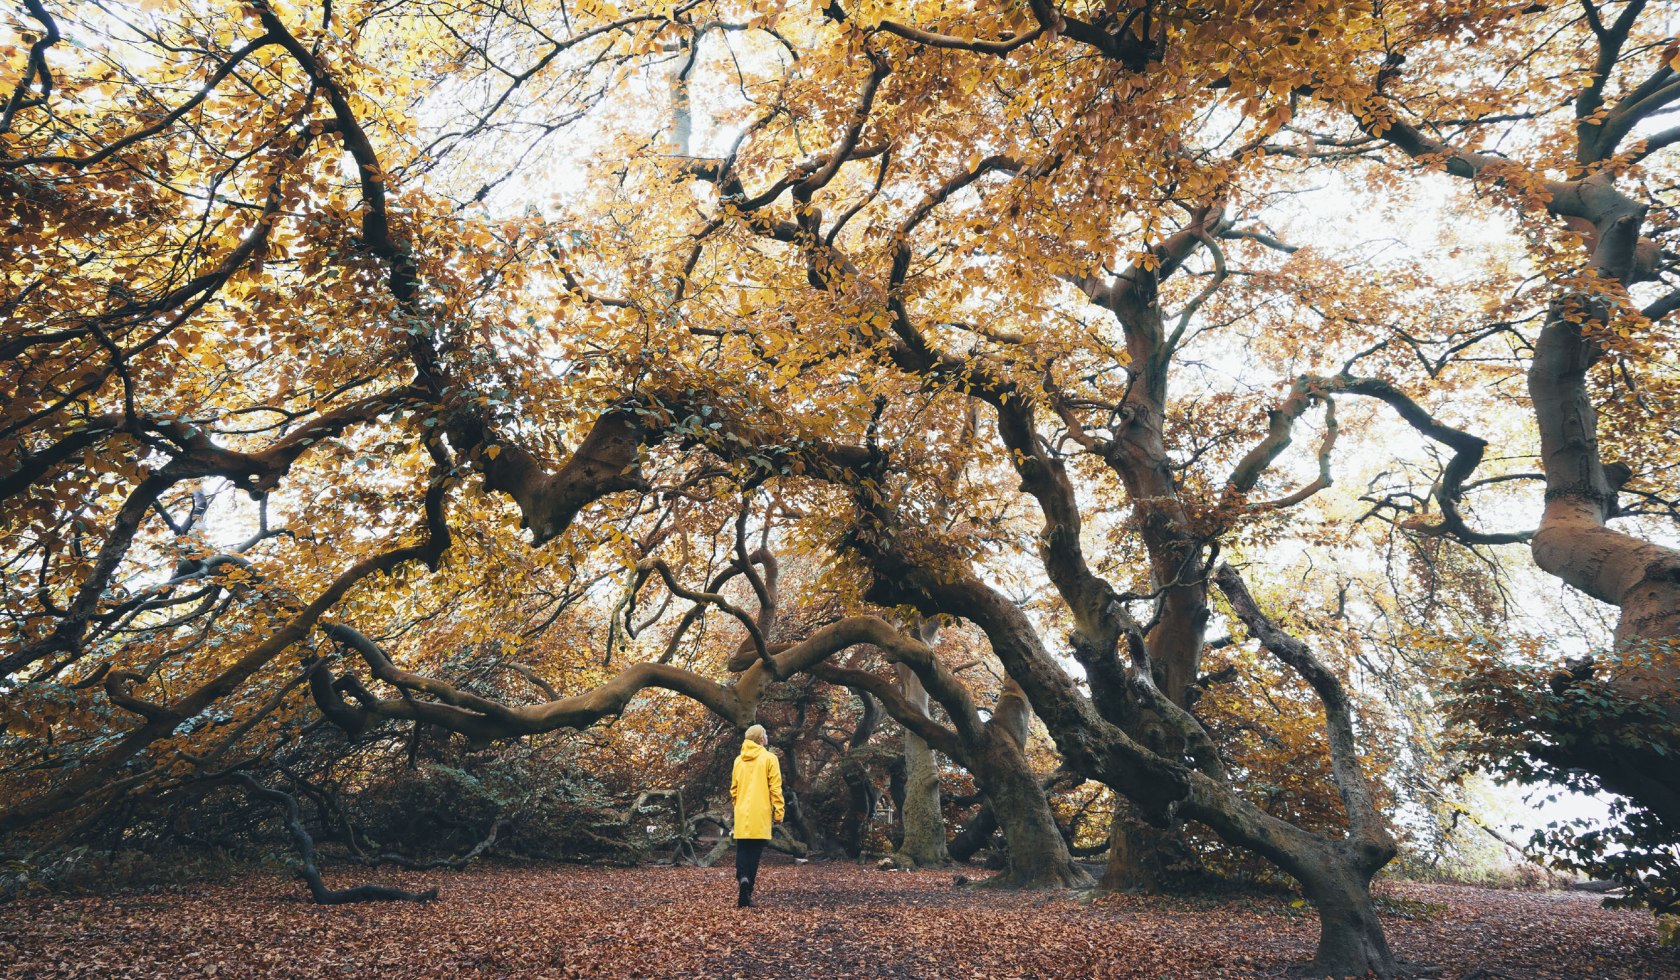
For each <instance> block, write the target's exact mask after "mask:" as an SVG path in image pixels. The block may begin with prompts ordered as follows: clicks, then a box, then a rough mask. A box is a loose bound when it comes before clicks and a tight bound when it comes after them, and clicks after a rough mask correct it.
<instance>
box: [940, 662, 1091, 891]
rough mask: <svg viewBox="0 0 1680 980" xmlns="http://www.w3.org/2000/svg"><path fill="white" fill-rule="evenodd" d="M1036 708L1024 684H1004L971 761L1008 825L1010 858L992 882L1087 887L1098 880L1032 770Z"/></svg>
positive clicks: (1015, 885) (1013, 885) (1006, 835)
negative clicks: (1029, 751) (1076, 852)
mask: <svg viewBox="0 0 1680 980" xmlns="http://www.w3.org/2000/svg"><path fill="white" fill-rule="evenodd" d="M1031 718H1032V708H1031V707H1030V706H1029V705H1028V704H1027V698H1026V695H1025V694H1023V693H1022V691H1021V685H1020V684H1018V683H1016V682H1015V681H1014V680H1013V679H1011V680H1008V681H1006V682H1005V683H1004V687H1003V691H1002V693H1000V694H999V695H998V702H997V707H996V708H994V709H993V711H992V718H991V721H989V722H987V723H986V728H985V732H986V738H985V741H984V744H983V745H982V746H981V747H980V750H979V751H978V752H976V753H974V758H973V759H972V760H970V761H972V762H973V763H975V764H974V765H971V766H969V771H970V772H972V773H974V777H975V781H976V782H977V783H978V784H979V785H980V789H981V792H983V793H984V794H985V795H986V797H987V798H988V799H989V800H990V802H991V808H992V813H994V814H996V815H997V819H998V823H999V824H1001V825H1002V827H1003V837H1004V840H1005V842H1006V843H1007V844H1008V845H1009V847H1008V863H1007V864H1006V865H1005V866H1004V871H1003V873H1002V874H1001V875H998V876H997V877H995V878H992V879H990V880H989V881H987V882H986V884H987V885H990V886H996V887H1002V888H1087V887H1090V886H1091V885H1092V884H1094V882H1092V880H1091V876H1090V875H1088V874H1086V873H1085V869H1084V868H1081V867H1080V866H1079V865H1078V864H1076V863H1074V860H1073V854H1072V853H1071V852H1069V851H1068V846H1067V840H1066V838H1064V837H1062V831H1061V828H1060V827H1059V826H1057V824H1056V815H1055V814H1054V813H1053V812H1052V811H1051V809H1050V800H1049V798H1048V797H1047V796H1045V793H1044V785H1043V784H1042V783H1040V782H1039V781H1038V777H1037V776H1036V775H1034V774H1033V771H1032V767H1031V766H1030V765H1029V764H1028V763H1027V756H1026V752H1025V748H1026V744H1027V730H1028V722H1029V721H1031Z"/></svg>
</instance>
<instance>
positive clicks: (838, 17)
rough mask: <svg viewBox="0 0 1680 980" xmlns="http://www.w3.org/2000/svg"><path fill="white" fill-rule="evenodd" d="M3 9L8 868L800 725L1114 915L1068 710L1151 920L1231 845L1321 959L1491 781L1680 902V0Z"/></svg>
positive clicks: (285, 1) (528, 1)
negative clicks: (353, 790)
mask: <svg viewBox="0 0 1680 980" xmlns="http://www.w3.org/2000/svg"><path fill="white" fill-rule="evenodd" d="M6 16H7V20H6V21H5V24H6V28H5V30H6V32H7V34H6V35H4V36H3V37H0V57H3V58H4V59H5V64H6V76H7V78H6V81H5V84H4V90H3V91H0V97H3V98H4V99H5V101H4V105H3V108H0V201H3V202H4V207H5V211H4V217H3V218H0V221H3V226H0V227H3V234H4V236H5V244H6V252H5V259H4V268H5V276H4V278H3V279H0V321H3V323H4V333H3V335H0V350H3V352H4V354H3V358H0V372H3V377H4V384H3V385H0V454H4V463H3V464H0V562H3V563H4V572H3V575H0V588H3V590H4V591H3V594H0V612H3V615H4V618H5V632H4V644H3V645H0V684H3V685H4V690H3V691H0V719H3V720H4V723H5V726H6V734H5V735H4V737H3V740H0V786H3V787H4V790H3V791H0V798H3V799H4V800H5V801H6V803H5V805H4V807H3V808H0V828H3V829H4V832H6V833H19V834H42V833H49V832H50V829H51V828H54V827H57V828H58V829H60V830H62V829H63V828H65V827H73V826H75V824H76V820H85V819H88V818H89V817H88V815H89V814H93V813H96V812H98V810H99V808H101V807H108V806H110V805H112V804H113V802H114V801H117V800H122V799H129V798H133V797H134V796H136V795H141V794H148V793H151V794H155V793H160V792H166V791H168V790H169V788H170V787H177V786H182V785H187V784H189V783H191V782H192V781H195V780H203V779H206V778H211V777H215V778H221V779H224V780H230V779H247V780H248V779H251V778H252V777H251V773H253V772H261V771H263V768H262V767H263V766H264V765H266V764H269V763H272V762H273V761H274V760H275V759H276V758H277V757H279V756H282V755H284V753H285V752H287V751H289V748H288V747H290V746H295V745H296V744H298V741H299V740H300V739H303V738H305V737H316V736H318V735H319V734H320V733H321V732H323V731H329V732H332V733H337V734H336V735H335V736H334V737H336V738H339V739H341V740H349V741H348V743H347V744H354V743H355V742H356V741H357V740H366V739H369V738H371V737H374V736H375V735H377V734H378V733H382V732H390V731H392V730H394V729H396V728H398V727H401V726H406V727H407V729H409V730H412V731H413V732H414V733H419V732H421V731H422V730H423V729H424V730H430V731H447V732H453V733H457V734H458V735H460V736H463V737H464V738H465V739H467V740H468V741H469V742H470V743H471V744H474V745H478V744H487V743H493V742H497V741H505V740H512V739H520V738H525V737H528V736H540V735H543V734H544V733H550V732H556V731H562V730H572V729H580V728H586V727H588V726H590V725H592V724H594V723H596V722H598V721H601V720H603V719H607V718H614V717H618V716H623V719H624V722H623V723H622V724H623V725H625V726H629V727H630V729H631V730H630V731H629V732H628V733H627V734H625V735H624V739H625V745H626V747H627V750H629V751H632V752H642V753H646V754H647V758H646V759H645V760H643V761H645V762H646V763H647V764H648V765H649V767H650V770H651V769H652V767H654V766H657V765H660V764H662V763H657V762H655V761H653V760H654V758H655V757H657V756H658V755H659V752H658V751H657V748H658V747H659V746H661V745H663V744H664V743H667V742H668V741H669V740H670V739H672V738H676V737H691V736H692V735H693V733H695V732H698V731H700V730H701V728H702V726H703V724H704V722H703V720H702V716H701V714H700V712H699V710H698V709H697V708H696V707H695V705H698V706H703V708H704V709H706V710H707V711H709V712H710V713H711V714H712V715H713V716H715V717H716V718H719V719H721V720H722V721H723V722H726V723H728V724H729V725H733V726H741V727H744V726H745V725H746V724H749V723H750V722H751V721H752V720H753V719H754V718H755V717H756V716H757V715H758V712H759V711H760V709H761V707H763V706H764V705H766V704H767V703H768V702H769V701H772V700H776V699H777V698H781V697H783V695H781V694H778V693H777V692H781V691H785V690H787V689H788V688H789V685H794V686H798V685H800V684H805V685H807V686H809V685H811V684H815V683H818V682H820V683H821V684H823V685H825V686H826V687H832V688H833V689H835V690H841V689H849V690H850V691H851V692H853V698H854V699H855V703H856V704H858V705H861V706H862V707H861V708H860V709H858V710H860V711H862V712H863V714H861V715H859V716H858V720H857V724H856V728H855V731H856V732H860V733H863V734H862V739H863V741H858V740H856V739H854V742H855V743H856V745H862V744H864V742H866V741H867V740H868V738H869V737H870V736H869V733H868V732H867V731H866V730H865V728H866V726H865V724H864V721H865V719H866V717H867V716H868V713H869V712H871V711H875V710H876V705H877V704H879V706H880V709H881V710H884V711H885V712H886V713H887V714H888V715H889V716H890V717H891V718H892V719H894V720H895V721H896V722H897V723H898V724H899V725H901V726H903V728H904V729H905V731H906V732H907V733H908V736H909V737H910V738H911V739H914V740H919V741H918V742H917V744H920V745H922V746H923V748H924V749H927V748H931V749H932V750H933V751H936V752H938V753H939V754H940V755H942V756H943V757H945V758H948V759H950V760H952V761H953V762H954V763H955V764H957V765H958V766H960V767H961V769H963V770H965V771H966V772H967V773H969V774H971V775H972V777H973V780H974V783H975V786H976V788H977V790H978V791H979V793H980V794H981V795H983V796H984V797H985V798H986V799H987V800H989V801H990V803H991V804H992V806H991V812H993V813H994V814H995V817H996V819H997V820H999V821H1001V822H1002V824H1003V831H1004V834H1005V836H1006V838H1008V840H1009V852H1010V862H1011V864H1010V867H1009V869H1008V870H1007V871H1006V873H1005V877H1006V878H1007V879H1008V880H1010V881H1011V882H1013V883H1017V884H1029V885H1033V884H1036V885H1042V884H1085V883H1088V881H1089V879H1088V877H1087V876H1086V875H1085V872H1084V871H1082V870H1081V869H1080V868H1079V867H1078V865H1077V864H1076V863H1075V862H1074V861H1073V860H1072V857H1071V854H1070V851H1069V847H1070V846H1078V845H1077V842H1075V844H1074V845H1070V844H1069V843H1068V842H1067V841H1066V840H1065V839H1064V837H1063V836H1062V835H1061V834H1059V833H1058V832H1057V820H1058V817H1057V813H1056V812H1055V811H1056V807H1057V806H1059V805H1061V804H1060V803H1059V802H1058V800H1057V798H1056V797H1057V792H1058V791H1057V790H1056V789H1055V787H1054V786H1052V787H1051V791H1049V792H1047V790H1046V787H1045V784H1044V781H1043V779H1042V778H1041V774H1042V772H1043V770H1044V769H1045V768H1046V766H1045V765H1044V763H1043V762H1042V760H1041V759H1039V758H1037V755H1038V754H1039V753H1041V752H1043V751H1046V748H1045V743H1041V742H1038V741H1036V740H1035V736H1034V735H1033V732H1034V731H1036V729H1034V728H1033V727H1032V725H1031V724H1029V722H1030V718H1031V716H1036V719H1037V724H1039V725H1041V726H1042V731H1043V733H1044V734H1045V735H1046V736H1047V737H1048V740H1049V742H1048V744H1053V746H1054V750H1055V759H1054V765H1058V766H1060V767H1062V768H1063V769H1065V770H1066V772H1067V773H1068V774H1070V775H1071V776H1072V777H1073V778H1074V779H1075V780H1076V781H1081V782H1082V781H1087V780H1088V781H1091V782H1093V783H1095V784H1100V785H1101V786H1103V787H1106V788H1107V789H1108V790H1109V791H1112V793H1113V794H1114V795H1115V796H1116V797H1117V798H1118V799H1120V800H1122V801H1123V803H1121V804H1120V805H1119V806H1118V808H1117V812H1116V814H1115V816H1114V818H1113V827H1112V829H1110V828H1104V829H1103V831H1102V836H1104V837H1107V838H1108V841H1109V858H1108V860H1109V869H1110V873H1111V882H1112V881H1114V880H1120V879H1127V880H1136V879H1137V878H1138V877H1139V876H1143V877H1147V876H1148V875H1149V874H1151V873H1153V872H1152V871H1151V870H1150V869H1149V868H1146V867H1143V866H1142V865H1143V864H1144V863H1147V862H1145V861H1144V860H1143V857H1144V855H1145V854H1153V853H1157V852H1160V850H1161V847H1162V846H1163V845H1162V842H1161V836H1160V835H1162V834H1167V835H1171V834H1175V833H1177V832H1178V831H1179V830H1180V829H1182V828H1183V827H1184V826H1185V825H1186V824H1189V825H1192V826H1194V827H1196V828H1200V831H1199V832H1203V833H1208V832H1211V834H1213V835H1214V836H1215V837H1216V838H1217V839H1218V840H1220V841H1222V842H1223V845H1224V846H1228V847H1231V848H1235V849H1237V850H1239V851H1241V852H1243V853H1246V854H1249V855H1252V856H1253V857H1254V858H1256V859H1258V860H1259V861H1260V862H1262V863H1263V864H1264V865H1266V866H1270V867H1273V868H1276V869H1278V870H1280V871H1281V872H1283V873H1285V874H1287V875H1288V876H1291V877H1292V878H1293V879H1295V880H1296V881H1297V882H1299V884H1300V886H1301V887H1302V889H1303V891H1304V894H1305V896H1306V898H1307V899H1308V900H1310V901H1311V902H1312V903H1313V904H1314V906H1315V907H1316V908H1317V909H1318V911H1319V913H1320V914H1321V916H1322V918H1323V929H1324V933H1323V939H1322V942H1321V945H1320V948H1319V952H1318V960H1317V965H1318V966H1320V967H1323V968H1325V969H1328V970H1335V971H1340V972H1345V973H1363V971H1365V970H1366V969H1374V970H1376V971H1377V972H1378V973H1379V974H1383V975H1387V974H1390V973H1392V972H1393V970H1394V962H1393V957H1392V955H1391V954H1390V953H1389V950H1388V948H1387V944H1386V941H1385V940H1384V937H1383V934H1382V930H1381V926H1380V923H1379V922H1378V921H1377V919H1376V916H1375V914H1374V913H1373V912H1372V909H1371V904H1370V897H1369V882H1370V880H1371V878H1372V876H1373V875H1374V874H1376V873H1377V872H1378V871H1380V870H1381V869H1382V868H1383V867H1384V866H1385V865H1387V864H1388V863H1389V861H1390V860H1391V859H1393V857H1394V856H1395V854H1396V852H1397V849H1398V848H1399V847H1401V846H1402V845H1403V843H1404V841H1405V839H1406V836H1407V833H1406V831H1405V829H1404V828H1403V827H1402V828H1399V830H1398V831H1397V825H1396V819H1397V817H1399V816H1400V815H1401V811H1402V810H1404V808H1405V806H1406V805H1407V803H1408V801H1410V802H1411V803H1415V804H1418V805H1424V806H1434V805H1436V803H1437V802H1438V800H1439V799H1440V798H1441V797H1440V794H1441V792H1442V790H1441V788H1440V786H1441V784H1440V779H1441V777H1443V776H1444V775H1447V774H1448V773H1449V772H1450V770H1452V769H1453V768H1454V767H1458V766H1470V765H1483V766H1489V767H1492V768H1493V769H1494V770H1495V771H1497V772H1500V773H1502V774H1504V775H1506V776H1509V777H1514V778H1518V779H1522V780H1527V781H1545V780H1553V781H1564V782H1568V783H1570V784H1571V785H1574V786H1576V787H1577V788H1583V789H1588V790H1604V791H1608V792H1611V793H1614V794H1617V797H1618V799H1620V800H1621V801H1623V802H1622V803H1620V804H1618V805H1619V806H1621V807H1622V808H1623V809H1622V814H1623V816H1624V818H1625V819H1624V820H1623V821H1622V822H1621V823H1620V825H1619V826H1620V827H1621V833H1622V834H1623V840H1622V843H1621V845H1620V846H1619V847H1618V851H1619V853H1623V854H1624V856H1625V860H1624V864H1623V865H1622V867H1621V868H1620V870H1621V871H1622V872H1623V873H1624V877H1626V878H1627V879H1628V880H1629V881H1630V882H1631V883H1633V884H1635V885H1636V886H1637V887H1639V888H1641V889H1643V891H1642V892H1641V894H1642V896H1643V897H1644V898H1645V900H1647V901H1649V902H1650V903H1652V904H1654V905H1655V906H1656V907H1658V908H1664V907H1668V908H1672V903H1673V902H1674V900H1675V892H1674V890H1673V889H1674V887H1675V885H1674V881H1675V878H1674V863H1673V857H1672V855H1673V846H1674V844H1675V842H1676V841H1677V840H1680V779H1677V776H1676V774H1677V773H1680V766H1677V765H1675V764H1674V759H1675V756H1674V753H1675V752H1676V751H1677V750H1680V739H1677V738H1676V737H1675V732H1676V713H1677V712H1680V674H1677V670H1676V668H1677V666H1680V664H1677V662H1676V654H1675V651H1674V647H1673V642H1672V638H1673V637H1674V636H1675V635H1676V633H1677V632H1680V552H1677V551H1676V550H1675V541H1676V537H1675V533H1674V532H1675V527H1674V520H1675V517H1676V516H1677V514H1680V511H1676V509H1675V506H1676V505H1675V501H1676V500H1677V499H1680V475H1677V473H1676V459H1675V455H1674V422H1673V419H1674V405H1673V400H1674V398H1675V394H1676V391H1677V388H1676V384H1677V380H1680V379H1677V376H1676V373H1675V359H1674V344H1675V342H1674V333H1673V329H1672V327H1673V323H1674V319H1673V317H1674V315H1675V313H1676V311H1677V310H1680V278H1677V275H1680V253H1677V246H1676V242H1675V238H1676V234H1677V227H1680V225H1677V212H1676V209H1677V208H1680V199H1677V198H1676V188H1677V186H1680V184H1677V178H1680V171H1677V170H1676V166H1675V160H1676V155H1677V154H1676V147H1675V144H1677V143H1680V126H1677V125H1676V122H1677V120H1680V117H1677V116H1675V115H1674V109H1675V107H1676V106H1680V42H1676V40H1675V39H1674V34H1675V33H1676V31H1677V30H1680V25H1677V23H1676V14H1675V12H1674V11H1673V10H1672V9H1671V8H1668V7H1666V6H1665V5H1661V4H1657V5H1650V4H1647V3H1644V2H1640V0H1626V2H1603V3H1599V2H1595V0H1582V2H1580V3H1549V4H1547V3H1477V4H1466V3H1452V2H1440V0H1428V2H1411V3H1399V2H1393V3H1390V2H1381V3H1377V2H1360V3H1338V2H1327V0H1294V2H1280V3H1253V4H1238V3H1222V2H1206V0H1196V2H1164V0H1118V2H1115V3H1110V4H1090V3H1074V4H1068V5H1065V6H1061V5H1057V4H1054V3H1051V2H1047V0H1030V2H1028V3H1026V4H1003V5H997V4H989V3H975V4H955V5H953V4H948V3H940V4H933V3H922V2H906V3H898V2H870V3H851V2H844V0H832V2H829V3H827V4H826V5H822V6H817V5H811V4H805V5H786V4H775V3H762V4H744V3H733V2H724V0H682V2H678V3H657V4H636V3H627V4H624V5H622V6H620V5H615V4H614V3H612V2H608V0H581V2H570V3H567V2H550V0H493V2H477V0H451V2H437V0H397V2H377V3H376V2H362V0H339V2H336V3H335V2H331V0H327V2H323V3H320V4H309V3H297V2H291V0H247V2H244V3H241V4H233V5H225V6H223V5H219V6H211V7H203V6H193V5H179V4H168V3H162V2H156V0H141V2H140V3H138V4H130V3H114V2H113V3H107V2H103V0H86V2H82V3H77V4H66V3H58V2H55V0H23V4H22V7H21V8H19V9H18V10H15V11H10V12H8V14H7V15H6ZM1566 660H1567V663H1566ZM889 666H892V667H893V668H894V669H893V670H891V671H889V670H887V668H888V667H889ZM825 689H826V688H825ZM799 705H800V707H799V715H798V717H799V719H800V721H801V723H806V722H810V718H811V714H810V713H811V711H812V710H815V709H813V708H811V705H810V703H808V702H804V701H801V702H799ZM824 710H826V709H824ZM819 713H820V712H819ZM823 717H824V718H827V717H828V716H827V715H824V716H823ZM323 720H324V723H325V724H326V725H327V726H330V727H328V728H326V729H323V727H322V723H323ZM810 723H811V724H818V725H819V726H820V725H821V724H827V722H826V721H823V722H810ZM873 724H874V721H868V725H870V726H872V725H873ZM714 735H715V732H714ZM416 737H418V735H417V734H416ZM823 737H825V738H828V739H829V740H830V741H835V739H834V737H833V736H831V735H825V736H823ZM836 744H839V743H838V742H836ZM637 746H640V748H636V747H637ZM854 747H856V746H854ZM796 748H797V747H795V749H796ZM795 749H790V751H794V750H795ZM912 755H913V754H912V753H911V752H910V750H909V749H907V750H906V759H907V760H909V759H911V758H912ZM848 758H850V757H848ZM915 758H920V756H915ZM909 764H911V763H908V762H907V765H909ZM835 771H836V772H838V771H839V769H836V770H835ZM847 771H848V772H852V770H847ZM918 771H919V772H922V773H923V775H924V777H925V776H926V773H927V770H926V769H925V768H924V769H920V770H918ZM230 774H231V775H230ZM241 774H242V775H241ZM794 775H795V776H797V773H795V774H794ZM836 778H838V777H836ZM848 778H849V779H850V778H851V777H848ZM924 781H925V780H924ZM865 782H867V781H865ZM847 785H849V786H851V787H852V788H853V789H855V790H856V791H857V792H859V793H863V794H865V795H866V796H867V794H868V793H869V792H871V790H869V789H868V787H867V786H866V785H863V784H862V783H858V782H857V781H856V780H855V779H854V780H852V781H851V782H848V783H847ZM1420 787H1423V788H1420ZM256 788H257V790H258V791H261V785H260V784H257V785H256ZM1431 794H1433V795H1431ZM908 812H909V811H908V810H906V813H907V814H908ZM65 815H69V816H73V817H75V818H76V819H75V820H69V821H63V820H61V819H59V818H61V817H63V816H65ZM934 816H935V817H937V812H935V814H934ZM66 832H67V831H66ZM907 832H908V827H907ZM1397 832H1398V833H1399V836H1398V837H1397ZM940 835H941V844H942V843H943V832H942V830H941V831H940ZM1565 846H1570V847H1579V848H1580V850H1579V853H1578V855H1577V856H1578V857H1579V858H1580V859H1581V860H1583V861H1585V862H1586V863H1587V864H1589V865H1590V864H1592V860H1593V859H1594V858H1595V856H1598V855H1601V854H1602V852H1603V850H1604V848H1603V846H1602V844H1601V843H1600V844H1595V843H1593V842H1591V841H1589V842H1587V844H1585V845H1584V846H1583V845H1581V843H1580V841H1579V840H1578V839H1577V840H1574V841H1572V842H1569V843H1567V844H1566V845H1565ZM1628 847H1631V848H1632V849H1631V850H1627V848H1628ZM1595 848H1596V849H1595ZM1665 855H1666V856H1665ZM317 883H318V880H317Z"/></svg>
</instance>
